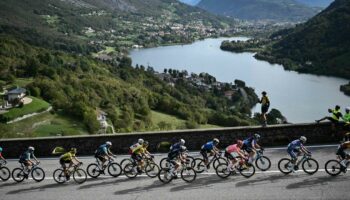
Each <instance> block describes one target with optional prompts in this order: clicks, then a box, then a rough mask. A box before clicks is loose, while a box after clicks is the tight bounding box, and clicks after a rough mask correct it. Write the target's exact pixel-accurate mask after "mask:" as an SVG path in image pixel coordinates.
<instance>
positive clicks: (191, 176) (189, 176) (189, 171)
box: [181, 167, 197, 183]
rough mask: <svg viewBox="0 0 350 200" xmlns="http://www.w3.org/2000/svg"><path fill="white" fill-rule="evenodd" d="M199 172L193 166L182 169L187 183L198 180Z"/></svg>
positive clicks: (182, 175) (182, 176)
mask: <svg viewBox="0 0 350 200" xmlns="http://www.w3.org/2000/svg"><path fill="white" fill-rule="evenodd" d="M196 177H197V173H196V171H195V170H194V169H193V168H192V167H186V168H183V169H182V170H181V178H182V180H184V181H186V182H187V183H191V182H192V181H194V180H196Z"/></svg>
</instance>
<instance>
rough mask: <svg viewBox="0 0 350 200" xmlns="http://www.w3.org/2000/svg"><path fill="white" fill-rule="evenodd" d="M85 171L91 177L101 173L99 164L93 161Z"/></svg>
mask: <svg viewBox="0 0 350 200" xmlns="http://www.w3.org/2000/svg"><path fill="white" fill-rule="evenodd" d="M86 171H87V174H88V175H89V176H90V177H91V178H97V177H98V176H100V174H101V172H100V168H99V166H98V165H97V164H95V163H92V164H90V165H88V166H87V168H86Z"/></svg>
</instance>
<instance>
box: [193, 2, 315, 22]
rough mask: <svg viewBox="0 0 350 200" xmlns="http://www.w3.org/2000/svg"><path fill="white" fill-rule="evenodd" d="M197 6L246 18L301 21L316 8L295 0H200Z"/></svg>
mask: <svg viewBox="0 0 350 200" xmlns="http://www.w3.org/2000/svg"><path fill="white" fill-rule="evenodd" d="M197 6H198V7H200V8H202V9H205V10H207V11H210V12H213V13H215V14H219V15H224V16H230V17H235V18H239V19H247V20H278V21H303V20H306V19H308V18H310V17H312V16H314V15H315V14H316V13H317V9H314V8H311V7H308V6H306V5H303V4H301V3H299V2H296V1H295V0H220V1H218V0H202V1H201V2H200V3H199V4H198V5H197Z"/></svg>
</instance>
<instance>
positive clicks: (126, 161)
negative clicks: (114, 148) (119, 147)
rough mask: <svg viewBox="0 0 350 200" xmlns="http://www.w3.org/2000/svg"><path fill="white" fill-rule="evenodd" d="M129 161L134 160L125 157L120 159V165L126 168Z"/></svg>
mask: <svg viewBox="0 0 350 200" xmlns="http://www.w3.org/2000/svg"><path fill="white" fill-rule="evenodd" d="M129 163H133V160H132V159H131V158H124V159H123V160H122V161H120V167H121V168H122V169H124V168H125V166H126V165H127V164H129Z"/></svg>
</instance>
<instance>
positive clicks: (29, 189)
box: [6, 183, 70, 194]
mask: <svg viewBox="0 0 350 200" xmlns="http://www.w3.org/2000/svg"><path fill="white" fill-rule="evenodd" d="M69 186H70V184H58V183H52V184H48V185H42V186H37V187H30V188H21V189H18V190H12V191H9V192H7V193H6V194H19V193H27V192H35V191H38V190H39V191H42V190H45V189H50V188H58V187H69Z"/></svg>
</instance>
